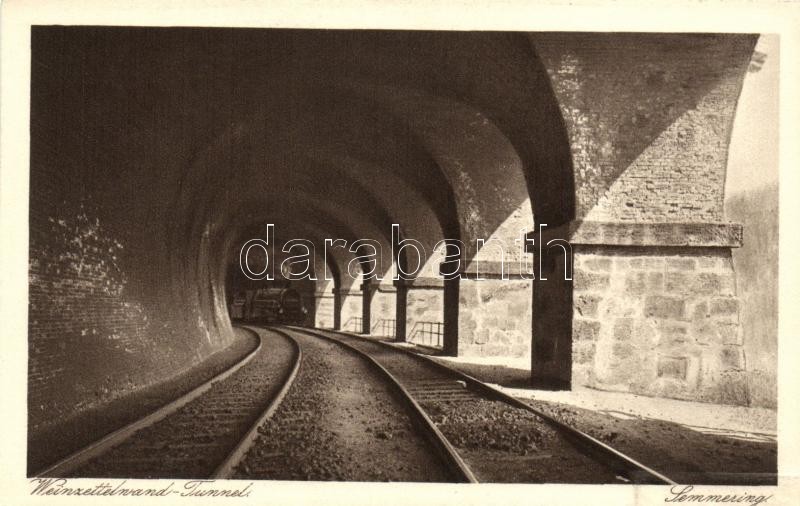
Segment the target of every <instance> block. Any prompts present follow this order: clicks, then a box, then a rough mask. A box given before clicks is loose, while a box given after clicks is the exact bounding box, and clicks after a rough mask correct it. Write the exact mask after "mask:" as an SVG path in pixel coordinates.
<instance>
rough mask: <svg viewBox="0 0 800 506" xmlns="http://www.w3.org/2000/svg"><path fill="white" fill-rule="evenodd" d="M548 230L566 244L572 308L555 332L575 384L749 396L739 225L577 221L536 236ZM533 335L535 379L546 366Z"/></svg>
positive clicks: (699, 396)
mask: <svg viewBox="0 0 800 506" xmlns="http://www.w3.org/2000/svg"><path fill="white" fill-rule="evenodd" d="M555 237H558V238H564V239H567V240H568V241H569V242H570V244H571V245H572V248H573V253H574V255H573V256H574V281H573V283H572V293H571V294H570V295H571V307H570V308H566V307H562V308H560V309H561V310H562V311H570V310H571V313H572V315H571V329H570V330H571V332H570V333H560V334H557V335H556V336H555V348H556V349H570V350H571V371H570V380H571V383H572V385H573V386H578V385H584V386H590V387H596V388H602V389H604V390H617V391H628V392H633V393H638V394H645V395H656V396H667V397H674V398H684V399H692V400H701V401H708V402H719V403H730V404H746V403H747V388H746V379H745V373H744V352H743V347H742V336H741V330H740V327H739V302H738V299H737V296H736V283H735V276H734V272H733V265H732V262H731V248H734V247H738V246H740V245H741V241H742V229H741V226H739V225H736V224H730V223H683V224H681V223H660V224H625V223H602V222H587V221H583V222H580V221H578V222H573V223H571V224H569V225H567V226H564V227H560V228H559V229H554V230H552V231H549V232H546V233H545V234H543V236H541V237H536V240H543V241H544V242H543V244H546V242H547V241H548V240H549V239H550V238H555ZM554 274H555V275H558V274H559V273H554ZM549 276H550V275H548V277H549ZM549 281H550V279H548V281H540V282H539V283H538V284H537V290H538V289H539V287H540V286H547V283H548V282H549ZM558 302H559V301H558V300H553V301H548V302H547V303H548V304H551V303H556V304H558ZM561 302H564V301H561ZM538 318H547V315H546V314H543V315H539V314H537V319H538ZM541 338H542V336H540V335H537V333H536V332H535V333H534V357H533V360H532V366H533V376H534V378H536V376H537V374H539V373H540V372H541V371H542V367H544V373H545V374H544V375H545V376H547V375H548V373H549V374H550V375H551V376H552V373H553V371H551V370H547V366H548V365H552V363H551V364H548V363H541V362H542V361H541V360H539V362H537V356H536V350H537V349H538V347H537V344H536V341H537V340H539V339H541ZM545 339H547V337H545ZM562 360H563V357H562ZM551 362H552V361H551ZM537 369H538V370H537ZM556 376H558V375H557V374H556Z"/></svg>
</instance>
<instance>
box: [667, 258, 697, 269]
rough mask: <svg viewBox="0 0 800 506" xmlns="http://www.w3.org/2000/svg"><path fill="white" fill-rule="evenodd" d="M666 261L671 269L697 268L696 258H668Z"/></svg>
mask: <svg viewBox="0 0 800 506" xmlns="http://www.w3.org/2000/svg"><path fill="white" fill-rule="evenodd" d="M666 263H667V270H669V271H693V270H694V268H695V260H694V258H668V259H667V262H666Z"/></svg>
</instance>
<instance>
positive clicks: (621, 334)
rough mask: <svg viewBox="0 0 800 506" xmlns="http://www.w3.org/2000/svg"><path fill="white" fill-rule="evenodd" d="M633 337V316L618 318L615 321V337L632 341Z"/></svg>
mask: <svg viewBox="0 0 800 506" xmlns="http://www.w3.org/2000/svg"><path fill="white" fill-rule="evenodd" d="M632 337H633V318H617V320H616V321H615V322H614V339H617V340H619V341H630V340H631V338H632Z"/></svg>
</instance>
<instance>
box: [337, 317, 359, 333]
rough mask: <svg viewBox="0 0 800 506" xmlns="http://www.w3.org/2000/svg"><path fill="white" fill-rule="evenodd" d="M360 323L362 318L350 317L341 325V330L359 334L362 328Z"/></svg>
mask: <svg viewBox="0 0 800 506" xmlns="http://www.w3.org/2000/svg"><path fill="white" fill-rule="evenodd" d="M362 322H363V318H361V317H360V316H351V317H350V318H348V319H347V321H346V322H344V325H342V330H345V331H347V330H349V331H350V332H358V333H361V331H362V330H363V328H362V326H363V325H364V324H363V323H362Z"/></svg>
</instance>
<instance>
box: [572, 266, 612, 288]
mask: <svg viewBox="0 0 800 506" xmlns="http://www.w3.org/2000/svg"><path fill="white" fill-rule="evenodd" d="M609 282H610V278H609V275H608V274H598V273H594V272H587V271H583V270H576V271H575V280H574V283H573V288H574V290H575V291H576V292H584V291H603V290H605V289H607V288H608V286H609Z"/></svg>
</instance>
